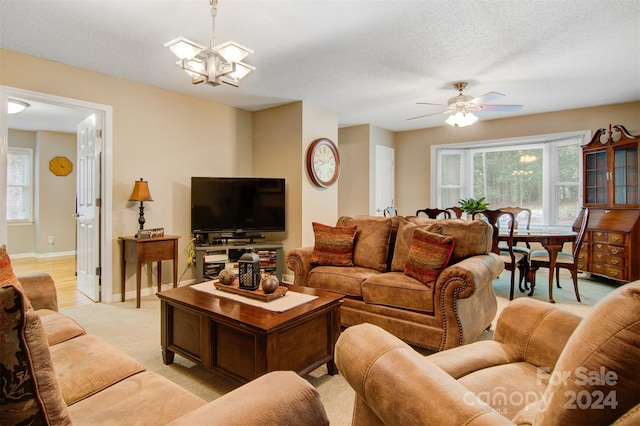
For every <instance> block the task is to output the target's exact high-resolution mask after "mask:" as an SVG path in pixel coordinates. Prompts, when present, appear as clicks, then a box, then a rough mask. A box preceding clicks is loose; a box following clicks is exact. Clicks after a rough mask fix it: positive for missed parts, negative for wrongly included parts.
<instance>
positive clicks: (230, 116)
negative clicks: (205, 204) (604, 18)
mask: <svg viewBox="0 0 640 426" xmlns="http://www.w3.org/2000/svg"><path fill="white" fill-rule="evenodd" d="M43 76H46V78H43ZM185 81H186V83H185V84H190V83H188V80H185ZM0 84H2V85H5V86H9V87H15V88H20V89H25V90H31V91H35V92H42V93H47V94H52V95H56V96H62V97H67V98H73V99H80V100H83V101H87V102H93V103H98V104H103V105H110V106H111V107H112V108H113V184H112V191H113V209H112V211H111V216H112V219H113V229H112V235H108V236H106V238H111V239H112V244H113V250H112V253H111V255H112V257H113V260H114V262H113V282H112V283H111V284H112V287H113V289H114V293H118V292H119V288H120V287H119V277H120V263H119V262H118V260H119V259H120V246H119V244H118V241H117V238H118V237H119V236H122V235H133V234H134V233H135V232H136V230H137V227H138V222H137V218H138V209H137V205H136V203H133V202H129V201H128V199H129V196H130V195H131V190H132V189H133V183H134V181H135V180H137V179H139V178H140V177H143V178H145V179H146V180H148V181H149V188H150V191H151V195H152V196H153V198H154V201H152V202H148V203H145V218H146V220H147V222H146V224H145V227H147V228H153V227H164V228H165V232H166V233H167V234H175V235H180V236H181V237H182V238H181V239H180V242H179V244H180V248H179V256H180V259H179V275H181V274H182V272H183V270H184V269H185V265H186V254H185V248H186V246H187V244H188V243H189V240H190V236H191V230H190V222H191V219H190V178H191V176H197V175H200V176H234V175H250V174H251V171H252V164H251V160H250V159H251V155H250V152H249V156H248V157H247V155H245V154H247V150H249V149H250V147H251V134H252V130H251V129H252V122H251V113H249V112H247V111H242V110H239V109H236V108H233V107H230V106H227V105H221V104H217V103H214V102H210V101H206V100H203V99H199V98H194V97H191V96H186V95H182V94H178V93H175V92H170V91H167V90H163V89H158V88H155V87H151V86H147V85H144V84H139V83H134V82H131V81H127V80H124V79H120V78H115V77H110V76H107V75H104V74H100V73H96V72H92V71H87V70H84V69H80V68H76V67H72V66H69V65H65V64H61V63H57V62H53V61H48V60H44V59H40V58H36V57H33V56H28V55H24V54H21V53H17V52H13V51H9V50H4V49H0ZM201 90H203V91H205V90H216V89H213V88H210V87H208V86H203V87H201ZM247 158H249V160H247ZM164 265H165V273H164V274H163V278H164V277H166V278H165V280H170V279H171V278H170V277H171V274H170V273H169V271H170V268H171V263H170V262H164ZM134 271H135V268H128V275H127V277H128V279H127V291H128V292H131V291H133V290H134V289H135V278H134V276H133V274H134ZM147 275H150V274H147ZM190 277H192V273H191V271H187V272H186V274H185V275H184V276H183V278H182V279H183V280H186V279H189V278H190ZM152 278H153V277H149V278H148V279H146V280H143V289H145V288H146V290H147V291H153V279H152Z"/></svg>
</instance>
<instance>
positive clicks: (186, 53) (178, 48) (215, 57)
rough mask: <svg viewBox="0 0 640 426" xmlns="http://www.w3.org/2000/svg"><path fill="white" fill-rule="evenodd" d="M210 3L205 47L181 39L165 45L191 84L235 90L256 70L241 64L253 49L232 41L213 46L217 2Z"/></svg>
mask: <svg viewBox="0 0 640 426" xmlns="http://www.w3.org/2000/svg"><path fill="white" fill-rule="evenodd" d="M209 3H210V4H211V40H210V42H209V47H208V48H207V47H206V46H203V45H202V44H200V43H196V42H195V41H191V40H189V39H187V38H185V37H182V36H180V37H178V38H176V39H174V40H171V41H169V42H167V43H165V44H164V45H165V47H168V48H169V49H171V51H172V52H173V53H174V54H175V55H176V56H177V57H178V58H179V59H180V60H179V61H177V62H176V65H178V66H179V67H180V68H182V69H183V70H184V71H186V73H187V74H189V75H190V76H191V83H193V84H200V83H209V84H210V85H212V86H219V85H220V84H222V83H226V84H229V85H231V86H235V87H238V83H239V82H240V80H241V79H242V78H243V77H245V76H246V75H247V74H249V73H250V72H251V71H253V70H255V67H253V66H251V65H248V64H245V63H244V62H242V60H243V59H244V58H246V57H247V56H248V55H249V54H250V53H253V50H251V49H249V48H247V47H244V46H242V45H241V44H238V43H236V42H235V41H228V42H226V43H222V44H219V45H217V46H216V45H215V36H216V15H217V14H218V0H209Z"/></svg>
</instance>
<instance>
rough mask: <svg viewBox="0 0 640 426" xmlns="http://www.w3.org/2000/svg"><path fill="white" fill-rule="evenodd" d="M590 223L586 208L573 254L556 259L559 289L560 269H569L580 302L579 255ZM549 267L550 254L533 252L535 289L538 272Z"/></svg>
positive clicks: (532, 279) (532, 277)
mask: <svg viewBox="0 0 640 426" xmlns="http://www.w3.org/2000/svg"><path fill="white" fill-rule="evenodd" d="M588 221H589V208H585V209H584V211H583V212H582V223H581V225H580V231H579V232H578V236H577V237H576V242H575V243H574V244H573V250H572V251H571V253H566V252H562V251H561V252H559V253H558V258H557V259H556V268H555V269H556V270H555V273H556V285H557V287H558V288H560V269H567V270H568V271H569V272H570V273H571V279H572V280H573V289H574V291H575V292H576V299H577V300H578V302H580V293H579V292H578V255H579V254H580V248H581V247H582V240H583V239H584V233H585V231H586V229H587V223H588ZM549 266H550V264H549V252H548V251H547V250H534V251H533V252H531V257H530V266H529V268H530V269H529V274H530V277H531V285H532V286H533V288H535V286H536V272H537V271H538V269H540V268H549ZM549 273H550V274H552V273H553V271H549Z"/></svg>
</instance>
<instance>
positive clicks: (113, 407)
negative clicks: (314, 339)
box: [0, 247, 329, 425]
mask: <svg viewBox="0 0 640 426" xmlns="http://www.w3.org/2000/svg"><path fill="white" fill-rule="evenodd" d="M3 248H4V247H3ZM1 257H2V256H1V255H0V284H1V286H0V376H1V377H0V379H1V383H2V385H1V386H2V388H1V389H0V392H1V394H0V419H1V420H0V423H2V424H53V425H68V424H72V423H73V424H87V425H96V424H114V425H116V424H138V425H144V424H146V425H159V424H173V425H196V424H225V425H247V424H316V425H326V424H328V423H329V422H328V418H327V416H326V413H325V410H324V407H323V406H322V403H321V402H320V399H319V395H318V392H317V391H316V390H315V389H314V388H313V387H312V386H311V385H310V384H309V383H308V382H307V381H305V380H304V379H303V378H301V377H299V376H298V375H297V374H295V373H293V372H290V371H288V372H286V371H278V372H274V373H269V374H266V375H264V376H262V377H260V378H258V379H256V380H254V381H252V382H250V383H248V384H246V385H244V386H241V387H239V388H237V389H235V390H234V391H232V392H230V393H228V394H226V395H224V396H222V397H220V398H218V399H216V400H214V401H212V402H210V403H207V402H206V401H204V400H203V399H201V398H199V397H197V396H196V395H193V394H192V393H190V392H188V391H187V390H185V389H184V388H182V387H180V386H178V385H176V384H174V383H173V382H171V381H169V380H167V379H166V378H164V377H163V376H161V375H159V374H157V373H154V372H150V371H145V367H144V366H143V365H142V364H140V363H138V362H137V361H136V360H134V359H133V358H131V357H129V356H128V355H126V354H124V353H123V352H121V351H119V350H118V349H116V348H114V347H113V346H111V345H109V344H108V343H107V342H105V341H103V340H101V339H100V338H98V337H96V336H93V335H89V334H86V332H85V331H84V329H83V328H82V327H81V326H80V325H79V324H77V323H76V322H75V321H73V320H72V319H70V318H68V317H66V316H64V315H62V314H60V313H58V312H57V302H56V292H55V286H54V283H53V281H52V279H51V278H50V277H49V276H48V275H46V274H40V275H37V276H29V277H20V278H19V279H18V280H16V279H15V278H14V279H13V280H10V279H9V280H7V276H10V275H12V273H8V272H7V268H6V264H5V265H3V264H2V259H1ZM27 296H28V297H27ZM158 338H159V336H158ZM158 356H160V352H158ZM283 401H286V404H283V403H282V402H283Z"/></svg>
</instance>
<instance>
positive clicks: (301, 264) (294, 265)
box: [285, 246, 313, 286]
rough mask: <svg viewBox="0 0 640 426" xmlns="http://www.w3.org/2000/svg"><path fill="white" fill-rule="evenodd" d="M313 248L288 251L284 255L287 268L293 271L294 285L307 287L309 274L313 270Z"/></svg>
mask: <svg viewBox="0 0 640 426" xmlns="http://www.w3.org/2000/svg"><path fill="white" fill-rule="evenodd" d="M312 253H313V246H308V247H299V248H294V249H292V250H289V251H288V252H287V255H286V258H285V260H286V263H287V267H288V268H289V269H291V270H292V271H293V275H294V281H293V284H295V285H303V286H306V285H307V278H308V277H309V272H310V271H311V269H312V268H313V265H312V264H311V254H312Z"/></svg>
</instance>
